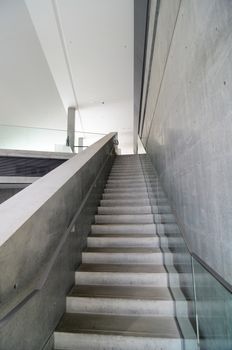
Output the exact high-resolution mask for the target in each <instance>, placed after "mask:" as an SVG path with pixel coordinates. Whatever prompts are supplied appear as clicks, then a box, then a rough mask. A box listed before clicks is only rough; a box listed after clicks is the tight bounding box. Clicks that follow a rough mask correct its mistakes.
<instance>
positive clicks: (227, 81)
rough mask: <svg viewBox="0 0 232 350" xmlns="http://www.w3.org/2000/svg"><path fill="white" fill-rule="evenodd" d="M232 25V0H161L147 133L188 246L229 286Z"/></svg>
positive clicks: (148, 146)
mask: <svg viewBox="0 0 232 350" xmlns="http://www.w3.org/2000/svg"><path fill="white" fill-rule="evenodd" d="M179 5H180V7H179ZM231 28H232V7H231V1H229V0H220V1H218V0H204V1H202V0H182V1H180V2H179V1H176V0H175V1H171V2H170V1H169V0H161V6H160V13H159V18H158V29H157V36H156V44H155V49H154V53H153V63H152V76H151V81H150V85H149V96H148V101H147V106H146V118H145V125H144V132H143V137H142V140H143V143H144V144H145V145H146V149H147V151H148V153H149V154H150V156H151V158H152V161H153V162H154V164H155V166H156V168H157V170H158V172H159V175H160V177H161V179H162V182H163V184H164V186H165V189H166V191H167V193H168V195H169V197H170V199H171V201H172V204H173V206H174V208H175V209H176V212H177V216H178V218H179V220H180V222H181V223H182V225H183V229H184V232H185V236H186V240H187V242H188V244H189V246H190V247H191V249H192V250H193V251H194V252H195V253H196V254H198V255H199V256H200V257H201V258H202V259H203V260H204V261H205V262H206V263H208V264H209V265H210V266H211V267H212V268H213V269H214V270H216V271H217V272H218V273H219V274H220V275H222V276H223V277H224V278H225V279H226V280H227V281H229V282H230V283H232V270H231V266H232V249H231V246H232V215H231V214H232V212H231V210H232V209H231V208H232V186H231V185H232V162H231V159H232V158H231V156H232V138H231V135H232V98H231V97H232V69H231V62H232V31H231Z"/></svg>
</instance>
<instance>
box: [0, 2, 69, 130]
mask: <svg viewBox="0 0 232 350" xmlns="http://www.w3.org/2000/svg"><path fill="white" fill-rule="evenodd" d="M0 47H1V54H0V124H9V125H25V126H36V127H44V128H54V127H57V128H59V129H62V128H65V127H66V114H65V109H64V107H63V104H62V101H61V99H60V95H59V93H58V91H57V88H56V85H55V83H54V80H53V76H52V74H51V72H50V69H49V67H48V64H47V61H46V59H45V56H44V54H43V51H42V50H41V46H40V43H39V40H38V38H37V35H36V32H35V30H34V28H33V25H32V22H31V19H30V16H29V13H28V11H27V8H26V6H25V4H24V2H23V1H19V0H1V1H0Z"/></svg>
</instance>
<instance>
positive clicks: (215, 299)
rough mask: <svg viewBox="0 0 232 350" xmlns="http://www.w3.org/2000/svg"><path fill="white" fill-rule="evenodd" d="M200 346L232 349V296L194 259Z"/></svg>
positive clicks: (213, 348) (214, 349)
mask: <svg viewBox="0 0 232 350" xmlns="http://www.w3.org/2000/svg"><path fill="white" fill-rule="evenodd" d="M192 265H193V276H194V283H195V294H196V308H197V319H198V328H199V343H200V349H202V350H231V349H232V294H231V291H230V290H229V288H226V287H225V286H224V285H223V284H222V283H220V282H219V281H218V280H217V279H216V278H215V277H214V276H213V275H212V274H211V273H210V272H209V271H207V269H206V268H205V267H204V266H203V265H202V264H201V263H200V262H199V261H198V260H197V259H196V258H194V257H192Z"/></svg>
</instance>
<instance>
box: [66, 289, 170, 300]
mask: <svg viewBox="0 0 232 350" xmlns="http://www.w3.org/2000/svg"><path fill="white" fill-rule="evenodd" d="M69 296H70V297H92V298H94V297H95V298H99V297H100V298H123V299H128V298H129V299H147V300H173V299H172V296H171V294H170V291H169V289H168V288H167V287H144V286H143V287H137V286H136V287H130V286H101V285H100V286H99V285H79V286H74V287H73V289H72V290H71V292H70V293H69Z"/></svg>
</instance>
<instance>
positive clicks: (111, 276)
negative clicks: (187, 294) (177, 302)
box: [75, 271, 187, 287]
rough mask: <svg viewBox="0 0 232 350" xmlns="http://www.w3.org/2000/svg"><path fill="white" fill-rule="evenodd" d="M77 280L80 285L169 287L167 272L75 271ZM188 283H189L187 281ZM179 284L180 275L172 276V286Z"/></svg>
mask: <svg viewBox="0 0 232 350" xmlns="http://www.w3.org/2000/svg"><path fill="white" fill-rule="evenodd" d="M75 282H76V284H80V285H83V284H84V285H86V284H89V285H106V286H113V285H115V286H128V285H129V286H137V287H139V286H157V287H168V275H167V274H166V273H123V272H114V273H112V272H81V271H77V272H76V273H75ZM185 284H187V283H185ZM174 285H176V286H179V276H178V274H177V273H176V274H175V276H172V286H174Z"/></svg>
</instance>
